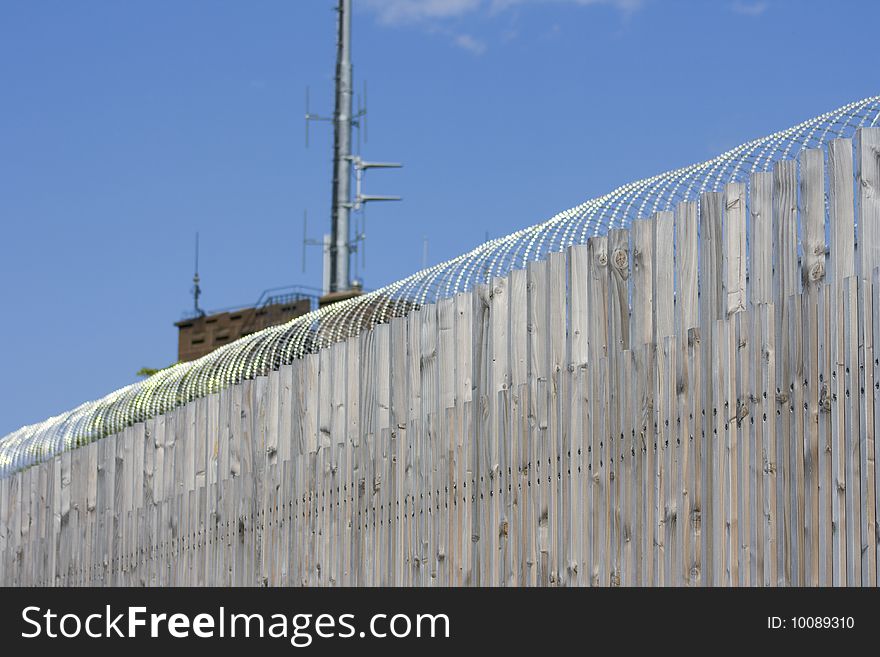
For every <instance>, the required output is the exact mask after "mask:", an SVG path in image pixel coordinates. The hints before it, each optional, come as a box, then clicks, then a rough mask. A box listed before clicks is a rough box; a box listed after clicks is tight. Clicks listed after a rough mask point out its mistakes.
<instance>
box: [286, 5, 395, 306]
mask: <svg viewBox="0 0 880 657" xmlns="http://www.w3.org/2000/svg"><path fill="white" fill-rule="evenodd" d="M336 11H337V13H338V20H339V22H338V30H337V39H336V100H335V107H334V111H333V117H332V118H329V117H323V116H320V115H318V114H312V113H311V110H310V108H309V92H308V88H306V116H305V118H306V146H308V135H309V132H308V124H309V121H328V120H329V121H332V122H333V196H332V199H331V206H330V207H331V212H330V215H331V216H330V234H329V235H325V236H324V240H323V241H321V242H318V243H321V244H323V245H324V258H325V262H324V294H325V297H326V302H327V303H332V301H335V300H339V299H340V298H347V296H350V295H351V294H352V293H353V294H359V293H360V289H361V286H360V284H357V285H353V284H354V281H353V280H352V278H351V258H352V254H353V253H354V252H355V251H356V250H357V243H358V242H363V241H364V239H365V237H366V235H365V234H364V233H363V231H359V232H358V233H357V235H355V237H354V239H352V236H351V222H350V218H351V213H352V212H353V211H358V210H363V207H364V205H365V204H366V203H368V202H371V201H399V200H400V197H399V196H388V195H379V194H364V193H362V188H361V186H362V181H363V176H364V171H365V170H366V169H372V168H398V167H400V166H401V165H400V164H397V163H393V162H365V161H364V160H363V159H361V157H360V156H358V155H353V154H352V150H351V146H352V142H351V134H352V133H351V129H352V127H356V128H358V134H360V130H361V129H363V131H364V139H365V140H366V128H367V108H366V95H367V88H366V84H364V105H363V106H361V105H360V102H359V103H358V111H357V113H356V114H352V96H353V90H352V86H353V85H352V65H351V0H339V2H338V5H337V7H336ZM352 178H356V185H357V187H356V190H355V194H354V196H352ZM316 242H317V240H310V239H308V237H307V235H304V236H303V244H304V245H306V244H313V243H316ZM340 295H341V296H340ZM322 303H323V301H322Z"/></svg>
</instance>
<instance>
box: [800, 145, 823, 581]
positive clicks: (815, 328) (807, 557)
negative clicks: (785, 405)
mask: <svg viewBox="0 0 880 657" xmlns="http://www.w3.org/2000/svg"><path fill="white" fill-rule="evenodd" d="M800 199H801V225H802V227H803V256H802V259H801V260H802V265H801V272H802V273H801V280H802V284H803V288H804V297H805V298H804V303H803V304H802V308H803V323H802V326H803V327H804V328H805V329H806V330H805V331H804V333H803V334H804V349H803V352H802V354H803V356H802V358H803V364H804V371H803V376H802V377H801V380H802V381H806V382H807V386H806V389H805V390H803V393H804V394H805V398H804V403H803V404H802V407H803V413H802V420H801V422H802V426H803V434H802V437H801V438H800V439H801V440H802V441H803V448H802V449H803V454H804V465H803V467H804V565H805V573H806V580H805V581H804V584H808V585H811V586H817V585H818V584H819V573H820V564H819V552H820V549H819V540H820V539H819V534H820V530H819V481H820V472H819V413H820V409H819V340H820V337H819V315H818V312H819V288H820V286H821V285H822V283H823V282H824V280H825V254H826V252H827V247H826V244H825V176H824V155H823V152H822V150H821V149H805V150H803V151H801V188H800ZM798 411H801V407H798Z"/></svg>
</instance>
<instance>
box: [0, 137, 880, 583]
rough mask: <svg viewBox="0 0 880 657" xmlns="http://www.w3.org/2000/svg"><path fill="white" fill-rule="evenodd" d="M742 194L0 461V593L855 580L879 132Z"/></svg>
mask: <svg viewBox="0 0 880 657" xmlns="http://www.w3.org/2000/svg"><path fill="white" fill-rule="evenodd" d="M748 190H749V193H748V195H747V187H746V185H745V184H743V183H731V184H728V185H727V186H726V187H725V188H724V190H723V191H722V192H711V193H705V194H703V195H702V196H701V197H700V199H699V204H697V203H694V202H687V203H682V204H681V205H679V206H678V207H677V208H675V211H674V212H659V213H657V214H656V215H654V216H652V217H651V218H648V219H645V220H640V221H637V222H634V223H633V225H632V226H631V229H630V230H611V231H610V232H609V233H608V234H607V235H606V236H602V237H595V238H592V239H591V240H589V242H588V243H587V244H585V245H578V246H574V247H571V248H569V249H568V250H566V251H565V252H562V253H555V254H551V256H550V257H549V259H548V260H546V261H542V262H532V263H529V265H528V267H527V269H525V270H518V271H513V272H512V273H511V274H510V275H509V276H507V277H506V278H503V279H501V278H499V279H496V280H494V281H493V282H492V284H491V286H485V285H483V286H479V287H478V288H477V289H475V290H473V292H471V293H466V294H459V295H457V296H455V297H454V298H450V299H446V300H444V301H441V302H439V303H437V304H435V305H429V306H425V307H422V308H421V309H419V310H416V311H414V312H411V313H410V314H409V315H408V316H407V317H405V318H398V319H394V320H392V321H391V322H390V323H389V324H384V325H380V326H377V327H375V329H373V330H372V331H368V332H365V333H363V334H361V335H359V336H357V337H354V338H351V339H349V340H347V341H345V342H340V343H337V344H335V345H333V346H332V347H330V348H327V349H325V350H323V351H321V352H320V353H318V354H313V355H309V356H306V357H305V358H303V359H302V360H298V361H296V362H294V363H293V364H292V365H287V366H284V367H282V368H281V369H280V370H278V371H276V372H273V373H272V374H271V375H270V376H268V377H260V378H257V379H255V380H249V381H245V382H243V383H242V384H240V385H236V386H233V387H231V388H228V389H225V390H223V391H222V392H220V393H219V394H215V395H212V396H210V397H207V398H203V399H199V400H197V401H194V402H192V403H190V404H188V405H186V406H184V407H181V408H179V409H177V410H176V411H174V412H172V413H169V414H166V415H164V416H160V417H156V418H153V419H151V420H149V421H147V422H145V423H142V424H138V425H136V426H133V427H130V428H128V429H126V430H125V431H124V432H122V433H120V434H117V435H114V436H110V437H108V438H105V439H103V440H100V441H98V442H96V443H92V444H90V445H88V446H86V447H83V448H80V449H76V450H73V451H69V452H66V453H64V454H62V455H61V456H59V457H56V458H54V459H52V460H50V461H47V462H44V463H42V464H40V465H38V466H35V467H32V468H30V469H28V470H26V471H23V472H20V473H18V474H16V475H15V476H13V477H10V478H7V479H5V480H3V481H2V482H0V514H2V517H0V557H2V561H0V584H2V585H49V586H51V585H58V586H76V585H160V586H162V585H270V586H275V585H281V586H288V585H290V586H299V585H308V586H324V585H337V586H338V585H341V586H347V585H367V586H370V585H400V586H433V585H440V586H445V585H452V586H459V585H511V586H535V585H538V586H546V585H550V586H569V585H605V586H607V585H611V586H627V585H688V586H699V585H758V586H777V585H808V586H815V585H876V584H877V572H878V558H880V551H878V546H877V541H878V526H877V519H878V506H877V501H878V499H880V488H878V486H880V481H878V478H877V476H876V469H875V464H876V462H877V456H878V454H877V449H878V448H877V443H876V442H875V435H876V432H877V429H878V421H880V413H878V414H875V411H874V409H875V405H876V404H878V398H880V361H878V356H880V355H875V353H874V343H875V342H880V299H878V296H877V294H878V290H880V281H878V270H877V265H880V129H878V128H871V129H863V130H861V131H860V132H859V133H858V134H857V137H856V140H855V150H853V144H852V143H851V142H850V141H849V140H835V141H833V142H831V143H830V145H829V147H828V149H827V151H823V150H819V149H817V150H804V151H802V152H801V153H800V154H799V156H798V161H782V162H779V163H778V164H777V165H776V166H775V168H774V170H773V171H772V172H762V173H755V174H753V175H752V176H751V179H750V181H749V184H748ZM856 223H857V225H858V235H857V237H858V239H857V240H856ZM856 243H857V245H858V248H856Z"/></svg>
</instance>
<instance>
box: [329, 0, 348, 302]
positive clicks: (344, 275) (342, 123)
mask: <svg viewBox="0 0 880 657" xmlns="http://www.w3.org/2000/svg"><path fill="white" fill-rule="evenodd" d="M337 11H338V12H339V34H338V36H337V41H336V107H335V109H334V111H333V199H332V205H331V208H332V210H331V225H330V281H329V282H330V285H329V288H330V290H329V291H330V292H340V291H342V290H347V289H349V287H350V279H349V259H350V258H349V256H350V253H351V245H350V244H349V228H348V218H349V212H350V210H351V202H350V201H349V199H350V198H351V196H350V191H351V190H350V187H351V0H339V7H338V9H337Z"/></svg>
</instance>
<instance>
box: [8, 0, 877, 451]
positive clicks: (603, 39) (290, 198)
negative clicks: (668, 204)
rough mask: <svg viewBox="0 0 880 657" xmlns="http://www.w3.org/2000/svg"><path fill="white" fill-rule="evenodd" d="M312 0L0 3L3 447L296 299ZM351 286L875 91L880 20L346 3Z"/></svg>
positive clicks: (320, 163)
mask: <svg viewBox="0 0 880 657" xmlns="http://www.w3.org/2000/svg"><path fill="white" fill-rule="evenodd" d="M333 5H334V3H333V2H332V0H297V1H295V2H294V1H291V0H261V2H244V1H243V0H237V1H231V0H226V1H224V0H213V1H210V2H209V1H208V0H174V1H169V0H150V1H149V2H146V1H143V0H141V1H132V2H124V3H123V2H114V1H110V0H81V1H79V2H69V1H61V0H41V1H39V2H37V1H33V0H0V99H2V103H0V118H2V120H0V226H2V237H0V307H2V308H3V311H2V312H3V316H2V321H0V345H2V347H0V349H2V362H3V365H4V368H3V369H4V371H3V376H2V377H0V435H2V434H5V433H6V432H8V431H11V430H13V429H16V428H18V427H19V426H21V425H23V424H29V423H32V422H37V421H40V420H42V419H45V418H46V417H48V416H49V415H53V414H56V413H59V412H62V411H65V410H68V409H69V408H72V407H73V406H75V405H77V404H79V403H81V402H83V401H86V400H89V399H93V398H96V397H100V396H103V395H104V394H106V393H108V392H110V391H112V390H113V389H115V388H117V387H120V386H122V385H125V384H128V383H131V382H132V381H134V380H136V378H137V377H136V376H135V372H136V371H137V370H138V369H139V368H140V367H142V366H145V365H147V366H153V367H159V366H164V365H167V364H169V363H171V362H173V361H174V360H175V357H176V344H177V342H176V339H177V336H176V329H175V328H174V326H173V322H174V321H176V320H178V319H179V318H180V316H181V314H182V312H183V311H185V310H187V309H188V308H189V307H190V306H191V304H192V301H191V298H190V296H189V290H190V285H191V283H190V279H191V277H192V250H193V236H194V233H195V232H196V230H198V231H200V233H201V242H202V254H201V275H202V280H203V289H204V296H203V298H202V301H203V305H204V306H206V307H207V308H209V309H211V308H220V307H225V306H230V305H235V304H247V303H250V302H253V301H255V300H256V298H257V297H258V296H259V294H260V292H261V291H262V290H264V289H265V288H269V287H274V286H279V285H287V284H303V285H311V286H319V285H320V283H321V280H320V279H321V265H320V254H319V252H318V251H317V250H316V249H310V251H309V254H308V256H307V260H306V273H305V274H303V273H302V271H301V267H302V261H301V243H300V240H301V235H302V214H303V210H305V209H307V210H308V212H309V216H310V232H311V233H312V236H313V237H318V236H319V234H320V233H321V232H324V231H325V230H326V227H327V226H328V222H329V220H328V215H329V201H330V155H331V153H330V151H331V140H332V134H331V131H330V130H329V129H328V127H327V126H325V125H320V124H316V125H313V126H312V130H311V143H310V148H309V149H308V150H306V149H305V147H304V135H303V118H302V115H303V94H304V89H305V87H306V86H307V85H309V86H310V87H311V98H312V110H313V111H317V112H322V113H325V114H327V113H330V112H331V111H332V75H333V68H334V38H335V13H334V12H333V11H332V7H333ZM354 5H355V14H354V21H353V23H354V25H353V34H354V41H353V51H354V62H355V77H356V80H357V81H358V82H357V86H358V88H359V85H360V81H362V80H364V79H366V80H367V81H368V85H369V110H370V117H369V143H368V144H366V145H365V146H364V147H363V155H364V156H365V157H366V158H367V159H374V160H397V161H401V162H403V163H404V164H405V168H404V169H402V170H399V171H389V172H376V173H374V174H371V177H370V179H369V180H368V191H370V192H372V193H395V194H401V195H403V197H404V201H403V202H402V203H396V204H383V205H376V206H372V207H371V208H370V210H369V220H368V225H367V230H368V235H369V237H368V242H367V262H366V265H367V266H366V269H364V270H362V272H361V273H362V276H363V278H364V279H365V282H366V285H367V287H369V288H376V287H380V286H381V285H383V284H386V283H389V282H391V281H393V280H395V279H397V278H400V277H402V276H405V275H407V274H410V273H412V272H413V271H414V270H416V269H418V268H420V266H421V263H422V246H423V238H427V239H428V242H429V261H430V262H432V263H433V262H436V261H439V260H441V259H445V258H449V257H452V256H455V255H457V254H459V253H461V252H463V251H465V250H468V249H470V248H472V247H473V246H475V245H476V244H477V243H479V242H481V241H482V240H483V239H484V236H485V234H486V233H488V234H489V235H490V236H498V235H502V234H506V233H508V232H512V231H514V230H516V229H518V228H521V227H523V226H525V225H529V224H532V223H535V222H537V221H540V220H543V219H545V218H547V217H549V216H551V215H552V214H555V213H556V212H557V211H559V210H562V209H565V208H567V207H570V206H573V205H575V204H577V203H579V202H581V201H583V200H585V199H588V198H590V197H593V196H596V195H598V194H602V193H604V192H607V191H609V190H611V189H613V188H614V187H616V186H618V185H621V184H624V183H626V182H629V181H631V180H633V179H636V178H640V177H644V176H648V175H652V174H655V173H659V172H661V171H664V170H666V169H670V168H673V167H677V166H682V165H686V164H690V163H692V162H696V161H699V160H702V159H706V158H708V157H710V156H712V155H715V154H717V153H718V152H720V151H722V150H725V149H727V148H731V147H733V146H735V145H737V144H739V143H740V142H742V141H745V140H747V139H750V138H753V137H757V136H761V135H763V134H766V133H769V132H772V131H775V130H778V129H781V128H785V127H787V126H789V125H791V124H794V123H797V122H799V121H801V120H803V119H805V118H808V117H810V116H813V115H815V114H819V113H821V112H824V111H826V110H829V109H832V108H835V107H837V106H839V105H842V104H844V103H846V102H849V101H851V100H855V99H858V98H862V97H865V96H869V95H874V94H877V93H880V80H878V73H880V69H878V67H877V62H878V57H877V52H878V51H877V32H876V26H877V25H878V24H880V20H878V19H880V3H875V2H867V1H866V2H846V1H839V0H838V1H835V2H828V1H823V2H818V1H815V2H810V1H802V2H795V1H793V0H792V1H784V0H759V1H747V0H738V1H732V2H728V1H726V0H720V1H717V2H707V1H702V2H696V1H694V2H686V1H684V0H682V1H679V2H676V1H672V0H670V1H663V0H607V1H601V0H594V1H591V0H421V1H420V0H354Z"/></svg>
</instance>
